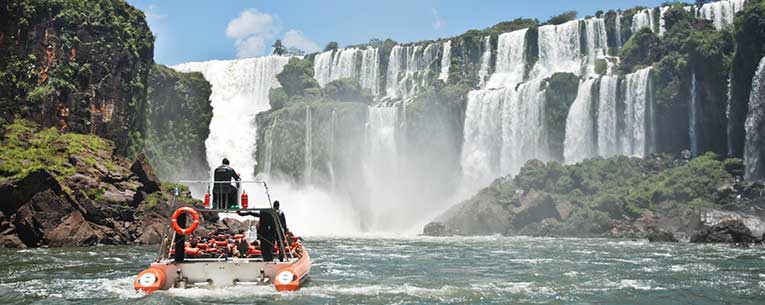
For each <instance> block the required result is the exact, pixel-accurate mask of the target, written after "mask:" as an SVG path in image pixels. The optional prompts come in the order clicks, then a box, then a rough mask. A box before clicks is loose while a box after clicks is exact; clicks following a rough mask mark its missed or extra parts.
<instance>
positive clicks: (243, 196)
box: [242, 191, 249, 209]
mask: <svg viewBox="0 0 765 305" xmlns="http://www.w3.org/2000/svg"><path fill="white" fill-rule="evenodd" d="M248 205H249V203H248V199H247V192H245V191H242V208H243V209H246V208H247V206H248Z"/></svg>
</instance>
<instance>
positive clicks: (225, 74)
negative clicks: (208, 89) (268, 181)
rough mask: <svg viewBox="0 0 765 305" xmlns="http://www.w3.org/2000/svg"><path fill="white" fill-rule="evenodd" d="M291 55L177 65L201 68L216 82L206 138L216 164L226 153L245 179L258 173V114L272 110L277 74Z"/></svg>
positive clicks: (185, 69) (187, 69)
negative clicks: (256, 165) (256, 151)
mask: <svg viewBox="0 0 765 305" xmlns="http://www.w3.org/2000/svg"><path fill="white" fill-rule="evenodd" d="M288 60H289V58H288V57H282V56H266V57H259V58H249V59H240V60H213V61H206V62H191V63H185V64H181V65H178V66H175V67H173V68H174V69H176V70H178V71H181V72H201V73H202V74H203V75H204V77H205V79H207V81H209V82H210V84H211V85H212V94H211V95H210V100H211V101H212V107H213V117H212V120H211V121H210V135H209V136H208V138H207V140H206V141H205V146H206V148H207V162H208V163H209V165H210V167H211V168H215V167H217V166H218V164H220V161H221V160H222V159H223V158H224V157H226V158H228V159H229V160H230V161H231V166H232V167H234V168H237V169H238V170H239V171H240V173H241V175H242V179H246V180H251V179H253V178H254V176H255V158H254V156H255V149H256V147H255V142H256V135H257V126H256V125H255V115H256V114H258V113H259V112H261V111H265V110H268V109H269V108H270V105H269V103H268V91H269V90H270V89H271V88H273V87H277V86H279V82H278V81H277V80H276V74H277V73H279V72H281V70H282V68H283V67H284V65H286V64H287V61H288Z"/></svg>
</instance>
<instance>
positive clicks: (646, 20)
mask: <svg viewBox="0 0 765 305" xmlns="http://www.w3.org/2000/svg"><path fill="white" fill-rule="evenodd" d="M653 21H654V12H653V8H647V9H643V10H640V11H639V12H637V13H635V15H634V16H632V28H631V29H632V33H637V32H638V31H640V30H641V29H643V28H649V29H650V30H651V31H653V32H656V29H654V26H653Z"/></svg>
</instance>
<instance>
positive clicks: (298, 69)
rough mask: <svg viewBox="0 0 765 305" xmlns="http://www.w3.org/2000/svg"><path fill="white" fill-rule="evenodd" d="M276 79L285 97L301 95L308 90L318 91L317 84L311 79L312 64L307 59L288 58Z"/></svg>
mask: <svg viewBox="0 0 765 305" xmlns="http://www.w3.org/2000/svg"><path fill="white" fill-rule="evenodd" d="M276 79H277V80H279V83H280V84H282V88H284V92H285V93H286V94H287V96H297V95H303V93H304V92H305V91H306V90H307V89H310V88H316V89H320V87H319V83H318V82H316V79H314V78H313V64H312V63H311V61H310V60H307V59H300V58H297V57H293V58H290V61H289V62H287V64H286V65H285V66H284V69H283V70H282V72H281V73H279V74H277V75H276Z"/></svg>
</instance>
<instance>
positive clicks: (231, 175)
mask: <svg viewBox="0 0 765 305" xmlns="http://www.w3.org/2000/svg"><path fill="white" fill-rule="evenodd" d="M213 177H214V179H215V182H221V181H223V182H225V183H215V185H214V186H213V202H215V203H216V204H217V205H218V207H219V208H222V209H227V208H229V207H231V206H234V205H236V199H237V198H236V197H237V193H238V192H239V181H241V180H242V179H241V178H240V177H239V174H237V173H236V171H235V170H234V169H233V168H231V166H229V162H228V159H226V158H223V164H221V166H218V168H216V169H215V172H214V174H213ZM232 180H234V181H236V186H234V185H232V184H231V181H232Z"/></svg>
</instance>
